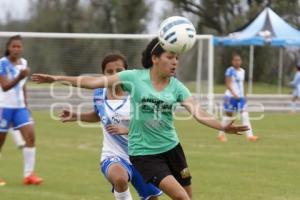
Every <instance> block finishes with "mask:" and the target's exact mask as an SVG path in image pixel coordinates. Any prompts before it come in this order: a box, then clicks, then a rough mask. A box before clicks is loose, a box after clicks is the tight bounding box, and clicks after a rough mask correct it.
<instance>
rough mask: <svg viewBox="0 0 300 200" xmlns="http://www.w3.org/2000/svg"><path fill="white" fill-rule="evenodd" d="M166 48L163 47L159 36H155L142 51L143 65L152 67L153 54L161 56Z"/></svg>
mask: <svg viewBox="0 0 300 200" xmlns="http://www.w3.org/2000/svg"><path fill="white" fill-rule="evenodd" d="M163 52H165V50H164V49H163V48H162V47H161V45H160V43H159V40H158V38H157V37H156V38H154V39H153V40H151V42H150V43H149V44H148V45H147V47H146V49H145V50H144V51H143V53H142V65H143V67H144V68H146V69H148V68H151V67H152V65H153V62H152V56H153V55H154V56H157V57H159V56H160V55H161V54H162V53H163Z"/></svg>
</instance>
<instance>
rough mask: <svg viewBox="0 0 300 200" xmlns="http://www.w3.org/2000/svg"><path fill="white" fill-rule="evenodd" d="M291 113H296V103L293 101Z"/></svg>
mask: <svg viewBox="0 0 300 200" xmlns="http://www.w3.org/2000/svg"><path fill="white" fill-rule="evenodd" d="M291 111H292V112H296V102H294V101H292V102H291Z"/></svg>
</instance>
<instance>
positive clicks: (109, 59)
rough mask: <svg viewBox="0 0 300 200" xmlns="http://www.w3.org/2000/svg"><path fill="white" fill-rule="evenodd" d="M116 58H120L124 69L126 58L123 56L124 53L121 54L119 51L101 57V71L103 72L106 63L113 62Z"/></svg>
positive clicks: (126, 66)
mask: <svg viewBox="0 0 300 200" xmlns="http://www.w3.org/2000/svg"><path fill="white" fill-rule="evenodd" d="M117 60H121V61H122V62H123V64H124V68H125V69H127V68H128V63H127V59H126V58H125V56H124V55H122V54H120V53H111V54H108V55H106V56H105V57H104V58H103V61H102V64H101V69H102V72H103V73H104V71H105V68H106V65H107V63H110V62H114V61H117Z"/></svg>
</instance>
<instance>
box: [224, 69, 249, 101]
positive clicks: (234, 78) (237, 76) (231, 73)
mask: <svg viewBox="0 0 300 200" xmlns="http://www.w3.org/2000/svg"><path fill="white" fill-rule="evenodd" d="M225 76H226V77H229V78H231V84H232V88H233V91H234V92H235V94H237V95H238V96H239V97H244V96H245V94H244V80H245V70H244V69H242V68H240V69H239V70H236V69H235V68H234V67H233V66H231V67H229V68H227V70H226V72H225ZM225 96H229V97H233V95H232V94H231V92H230V90H229V89H227V90H226V91H225Z"/></svg>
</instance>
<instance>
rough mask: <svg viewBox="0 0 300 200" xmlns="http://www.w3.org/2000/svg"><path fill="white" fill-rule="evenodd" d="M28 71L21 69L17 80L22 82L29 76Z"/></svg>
mask: <svg viewBox="0 0 300 200" xmlns="http://www.w3.org/2000/svg"><path fill="white" fill-rule="evenodd" d="M29 72H30V69H29V68H25V69H21V70H20V73H19V75H18V78H19V79H20V80H22V79H23V78H26V77H27V76H28V75H29Z"/></svg>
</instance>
